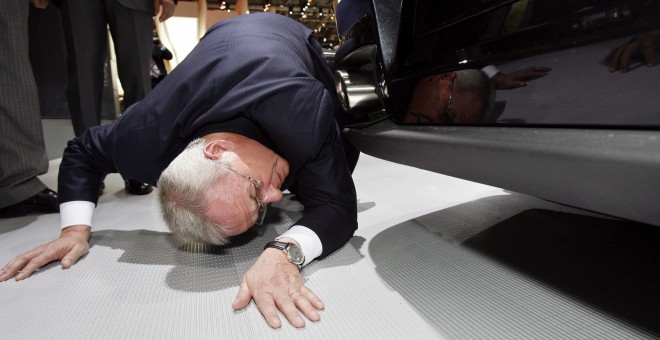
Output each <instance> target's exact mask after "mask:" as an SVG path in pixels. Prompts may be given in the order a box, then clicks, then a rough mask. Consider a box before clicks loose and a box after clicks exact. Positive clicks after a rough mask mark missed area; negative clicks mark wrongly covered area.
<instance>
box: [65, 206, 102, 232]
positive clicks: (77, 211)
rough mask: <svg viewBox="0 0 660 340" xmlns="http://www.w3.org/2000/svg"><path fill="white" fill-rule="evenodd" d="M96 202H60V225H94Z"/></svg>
mask: <svg viewBox="0 0 660 340" xmlns="http://www.w3.org/2000/svg"><path fill="white" fill-rule="evenodd" d="M95 207H96V206H95V204H94V203H92V202H87V201H70V202H65V203H62V204H60V227H61V228H62V229H64V228H66V227H70V226H72V225H79V224H82V225H88V226H90V227H91V226H92V215H94V208H95Z"/></svg>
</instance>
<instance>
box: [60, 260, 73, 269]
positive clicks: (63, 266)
mask: <svg viewBox="0 0 660 340" xmlns="http://www.w3.org/2000/svg"><path fill="white" fill-rule="evenodd" d="M70 265H71V261H69V260H62V269H66V268H67V267H69V266H70Z"/></svg>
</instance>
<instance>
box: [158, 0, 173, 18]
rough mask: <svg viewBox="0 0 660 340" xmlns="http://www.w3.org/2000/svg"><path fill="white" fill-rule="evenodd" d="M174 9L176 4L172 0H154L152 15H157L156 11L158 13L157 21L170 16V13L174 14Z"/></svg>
mask: <svg viewBox="0 0 660 340" xmlns="http://www.w3.org/2000/svg"><path fill="white" fill-rule="evenodd" d="M175 9H176V5H175V4H174V1H173V0H154V10H155V13H154V16H157V15H158V13H160V17H158V21H159V22H163V21H165V20H167V19H169V18H171V17H172V15H174V10H175Z"/></svg>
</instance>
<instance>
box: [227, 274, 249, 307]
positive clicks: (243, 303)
mask: <svg viewBox="0 0 660 340" xmlns="http://www.w3.org/2000/svg"><path fill="white" fill-rule="evenodd" d="M250 300H252V293H250V288H248V284H247V280H246V278H245V277H243V280H242V281H241V286H240V288H239V289H238V294H237V295H236V300H234V303H232V305H231V308H233V309H234V310H239V309H243V308H245V307H247V305H248V304H249V303H250Z"/></svg>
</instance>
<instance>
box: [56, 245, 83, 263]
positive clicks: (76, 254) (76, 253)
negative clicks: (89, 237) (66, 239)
mask: <svg viewBox="0 0 660 340" xmlns="http://www.w3.org/2000/svg"><path fill="white" fill-rule="evenodd" d="M88 251H89V247H85V246H81V245H75V246H73V249H71V251H70V252H69V253H68V254H66V256H64V258H62V261H61V264H62V269H69V267H71V266H73V265H74V264H75V263H76V262H78V259H80V258H81V257H82V256H83V255H85V254H87V252H88Z"/></svg>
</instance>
